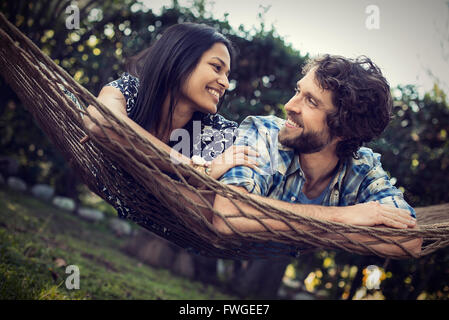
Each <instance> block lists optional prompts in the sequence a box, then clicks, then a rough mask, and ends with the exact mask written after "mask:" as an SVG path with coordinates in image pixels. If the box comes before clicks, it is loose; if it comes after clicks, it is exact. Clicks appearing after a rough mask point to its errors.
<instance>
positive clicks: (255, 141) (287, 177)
mask: <svg viewBox="0 0 449 320" xmlns="http://www.w3.org/2000/svg"><path fill="white" fill-rule="evenodd" d="M284 123H285V120H283V119H280V118H278V117H275V116H266V117H262V116H250V117H247V118H246V119H245V120H244V121H243V122H242V123H241V125H240V127H239V129H238V131H237V139H236V141H235V144H236V145H246V146H252V147H253V148H254V149H256V151H257V152H259V154H260V156H259V157H257V159H256V160H257V162H258V165H259V168H260V170H258V171H256V170H253V169H251V168H249V167H245V166H239V167H234V168H232V169H231V170H229V171H228V172H227V173H225V174H224V175H223V177H222V178H221V179H220V180H221V182H223V183H226V184H231V185H236V186H241V187H245V188H246V190H248V192H250V193H254V194H258V195H261V196H266V197H269V198H273V199H277V200H283V201H287V202H290V203H300V201H299V198H300V195H301V192H302V188H303V186H304V183H305V175H304V172H303V171H302V169H301V166H300V164H299V155H298V154H295V152H294V150H293V149H292V148H289V147H286V146H283V145H282V144H280V143H279V142H278V133H279V130H280V129H281V128H282V127H283V126H284ZM358 155H359V157H358V159H354V158H350V159H349V160H347V161H346V162H340V163H339V167H338V171H337V172H336V174H335V176H334V178H333V179H332V180H331V182H330V184H329V187H328V188H327V189H326V190H325V191H324V193H325V194H324V196H323V200H322V202H321V204H322V205H324V206H349V205H354V204H357V203H364V202H368V201H375V200H377V201H379V202H380V203H384V204H389V205H392V206H395V207H397V208H403V209H407V210H409V211H410V213H411V216H412V217H416V215H415V210H414V209H413V208H412V207H411V206H410V205H409V204H408V203H407V202H406V201H405V200H404V197H403V194H402V192H401V191H399V190H398V189H397V188H395V187H394V186H393V185H392V184H391V182H390V179H389V177H388V175H387V173H386V172H385V171H384V170H383V169H382V165H381V163H380V155H379V154H378V153H374V152H373V151H372V150H371V149H369V148H363V147H362V148H360V149H359V151H358Z"/></svg>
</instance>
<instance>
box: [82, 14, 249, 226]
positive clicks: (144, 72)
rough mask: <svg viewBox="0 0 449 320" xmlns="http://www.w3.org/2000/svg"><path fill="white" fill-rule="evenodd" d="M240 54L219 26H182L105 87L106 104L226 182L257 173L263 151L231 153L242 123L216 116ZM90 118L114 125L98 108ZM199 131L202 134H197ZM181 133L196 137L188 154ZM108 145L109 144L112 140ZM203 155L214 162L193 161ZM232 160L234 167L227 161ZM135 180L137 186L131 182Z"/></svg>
mask: <svg viewBox="0 0 449 320" xmlns="http://www.w3.org/2000/svg"><path fill="white" fill-rule="evenodd" d="M233 56H234V50H233V47H232V45H231V43H230V41H229V40H228V39H226V38H225V37H224V36H223V35H221V34H220V33H218V32H217V31H216V30H215V29H214V28H212V27H209V26H206V25H201V24H193V23H184V24H178V25H174V26H172V27H170V28H168V29H167V30H166V31H165V32H164V34H163V35H162V37H161V38H160V39H159V40H157V41H156V42H155V43H154V44H153V45H152V46H151V47H150V48H148V49H146V50H144V51H143V52H141V53H140V54H138V55H137V56H136V57H135V58H133V59H132V60H131V63H130V64H128V71H129V73H124V74H123V75H122V76H121V78H120V79H118V80H116V81H113V82H111V83H109V84H107V85H106V86H105V87H103V89H102V90H101V92H100V94H99V96H98V100H99V101H101V102H102V103H103V104H104V105H105V106H106V107H107V108H108V109H109V110H110V111H111V112H112V113H114V115H116V116H117V117H119V118H120V119H121V120H123V121H124V122H125V123H127V124H128V125H129V126H130V127H131V128H133V129H134V130H135V131H136V132H137V133H138V134H140V135H141V136H143V137H144V138H146V139H148V140H150V141H152V142H153V143H154V144H156V145H157V146H158V147H160V148H161V149H164V150H166V151H167V152H169V153H171V154H176V155H177V158H176V160H177V161H180V162H183V163H186V164H190V165H193V166H194V167H195V168H197V169H198V170H202V171H203V172H204V173H206V174H208V175H210V176H211V177H213V178H216V179H218V178H219V177H221V176H222V175H223V174H224V173H225V172H226V171H227V170H229V169H230V168H232V167H234V166H238V165H246V166H250V167H253V168H254V167H255V164H256V163H255V161H254V160H251V159H250V158H249V156H256V155H257V153H256V152H255V151H252V150H250V149H249V147H241V146H240V147H234V146H232V147H230V148H228V149H227V150H226V152H224V151H225V149H226V148H227V147H229V146H230V145H232V142H233V137H234V135H233V132H234V130H235V129H236V128H237V124H236V123H235V122H232V121H228V120H226V119H224V118H223V117H222V116H220V115H218V114H216V112H217V109H218V107H217V106H218V103H219V100H220V99H221V98H222V97H223V95H224V93H225V91H226V90H227V89H228V88H229V81H228V75H229V72H230V67H231V61H232V58H233ZM88 112H89V114H90V115H91V116H92V117H93V118H95V119H96V120H97V121H98V122H99V123H100V124H101V125H102V126H105V125H107V124H108V123H107V121H106V120H105V119H104V118H103V116H102V115H101V114H100V113H99V112H98V111H97V110H96V108H95V107H93V106H89V108H88ZM84 122H85V125H86V127H87V128H88V130H89V131H90V132H91V133H92V134H94V135H96V136H97V138H101V137H102V136H103V138H104V131H103V130H102V129H101V127H100V126H98V125H97V124H95V123H94V122H93V121H92V120H91V119H90V118H89V117H84ZM195 126H196V127H199V128H200V130H195ZM178 129H184V130H186V131H187V132H188V133H189V137H190V140H189V143H188V146H189V148H183V150H182V151H183V152H182V155H180V154H177V153H176V152H175V153H173V152H171V151H172V149H171V147H175V146H177V145H178V144H180V143H181V144H182V143H183V141H178V140H176V139H170V138H171V137H172V138H173V136H176V135H177V134H176V130H178ZM107 134H108V135H109V137H112V139H113V140H115V141H117V142H119V143H120V145H122V146H126V145H129V144H128V142H127V140H126V139H124V138H122V137H119V136H117V135H116V134H115V133H113V132H112V131H108V132H107ZM103 141H105V143H107V139H103ZM183 145H184V146H185V144H183ZM137 147H138V148H139V149H140V150H141V151H143V152H145V153H150V152H151V151H150V150H148V149H147V148H144V147H143V146H138V145H137ZM186 149H188V152H186ZM223 152H224V153H223ZM195 155H196V156H198V155H201V156H202V158H203V160H204V161H206V163H203V164H200V163H198V162H197V161H195V162H192V160H191V159H190V158H192V156H195ZM225 158H226V159H233V161H223V159H225ZM209 161H210V163H208V162H209ZM157 164H158V166H159V167H160V168H161V169H162V170H165V171H170V166H167V165H166V164H164V163H162V162H160V163H157ZM129 181H130V184H132V183H135V181H134V179H132V178H131V177H129ZM99 183H100V190H102V192H104V194H105V196H106V197H107V198H108V199H109V201H110V202H111V203H114V204H115V207H116V209H117V211H118V214H119V216H121V217H130V218H132V219H133V220H136V219H137V220H138V221H137V222H139V223H140V224H143V225H145V226H146V227H147V228H150V229H151V230H152V231H156V232H157V231H160V230H161V228H160V226H156V225H155V224H154V223H152V222H151V221H149V220H148V219H147V218H146V217H143V216H142V215H140V217H139V218H136V217H137V216H139V214H138V213H137V212H131V209H130V208H128V207H127V206H126V204H125V203H123V201H121V200H120V199H117V198H115V197H114V196H112V195H111V194H110V193H109V191H108V190H107V188H105V187H104V186H102V185H101V182H99ZM148 196H151V195H148ZM142 219H143V221H142ZM162 229H163V228H162ZM158 233H159V234H160V232H158Z"/></svg>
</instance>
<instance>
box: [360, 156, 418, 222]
mask: <svg viewBox="0 0 449 320" xmlns="http://www.w3.org/2000/svg"><path fill="white" fill-rule="evenodd" d="M359 195H360V197H359V202H369V201H378V202H379V203H382V204H388V205H391V206H394V207H396V208H401V209H406V210H408V211H410V215H411V216H412V217H413V218H416V213H415V210H414V209H413V208H412V207H411V206H410V205H409V204H408V203H407V201H405V200H404V195H403V194H402V192H401V191H400V190H399V189H397V188H396V187H394V186H393V185H392V184H391V181H390V178H389V177H388V175H387V173H386V172H385V171H384V169H383V168H382V165H381V162H380V155H379V154H375V159H374V165H373V167H372V168H371V170H369V171H368V174H367V175H366V176H365V179H364V181H363V182H362V184H361V187H360V194H359Z"/></svg>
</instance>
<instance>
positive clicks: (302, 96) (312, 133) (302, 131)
mask: <svg viewBox="0 0 449 320" xmlns="http://www.w3.org/2000/svg"><path fill="white" fill-rule="evenodd" d="M334 110H335V106H334V105H333V103H332V94H331V92H330V91H329V90H324V89H322V88H321V87H320V86H319V85H318V82H317V81H316V80H315V71H314V69H312V70H310V71H309V72H308V73H307V74H306V75H305V76H304V78H302V79H301V80H300V81H298V83H297V88H296V94H295V95H294V96H293V97H292V98H291V99H290V101H289V102H287V104H286V105H285V111H286V112H287V121H286V123H285V126H284V127H283V128H282V129H281V131H280V132H279V136H278V139H279V142H280V143H282V144H283V145H284V146H287V147H291V148H293V149H295V151H296V152H297V153H315V152H319V151H321V150H323V149H324V148H325V147H326V146H328V145H329V144H330V143H331V142H332V141H333V138H334V137H332V136H331V135H330V133H329V127H328V125H327V115H328V114H329V113H331V112H332V111H334Z"/></svg>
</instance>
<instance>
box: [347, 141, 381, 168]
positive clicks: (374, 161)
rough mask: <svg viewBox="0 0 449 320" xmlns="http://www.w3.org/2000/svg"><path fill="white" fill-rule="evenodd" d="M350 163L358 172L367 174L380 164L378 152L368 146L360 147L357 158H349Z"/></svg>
mask: <svg viewBox="0 0 449 320" xmlns="http://www.w3.org/2000/svg"><path fill="white" fill-rule="evenodd" d="M350 165H351V167H352V170H354V171H355V172H357V173H358V174H368V173H369V172H370V171H372V170H373V169H377V168H378V167H379V166H380V165H381V162H380V154H379V153H376V152H374V151H373V150H372V149H370V148H366V147H361V148H360V149H359V150H358V151H357V158H351V160H350Z"/></svg>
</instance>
